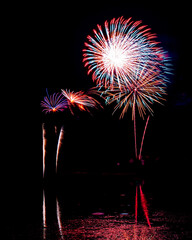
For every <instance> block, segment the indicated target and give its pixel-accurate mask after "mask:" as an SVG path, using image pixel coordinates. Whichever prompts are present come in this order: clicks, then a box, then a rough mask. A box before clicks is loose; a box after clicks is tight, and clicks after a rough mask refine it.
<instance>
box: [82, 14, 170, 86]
mask: <svg viewBox="0 0 192 240" xmlns="http://www.w3.org/2000/svg"><path fill="white" fill-rule="evenodd" d="M97 28H98V30H93V32H94V37H91V36H88V37H87V38H88V43H87V42H85V47H86V48H85V49H83V52H84V54H83V62H84V65H85V67H87V68H88V74H90V73H92V79H93V81H96V83H97V84H99V85H100V86H101V85H103V86H105V87H111V88H113V85H114V83H115V84H116V83H118V85H119V86H120V85H121V84H122V83H123V82H127V83H129V82H130V79H132V78H133V76H134V75H135V72H136V71H138V69H142V68H143V66H147V68H148V71H155V72H158V74H159V75H161V76H162V75H163V74H164V72H165V70H166V68H167V65H168V63H167V59H166V53H165V52H164V51H163V50H162V48H161V47H159V46H158V42H157V41H156V40H155V39H156V35H155V34H152V33H151V32H150V28H148V27H147V26H143V25H141V21H136V22H134V21H132V20H131V18H129V19H128V20H125V19H123V17H121V18H117V19H115V18H113V19H112V20H111V21H110V24H109V23H108V21H106V22H105V24H104V31H103V30H102V27H101V26H100V25H97ZM130 84H132V83H130Z"/></svg>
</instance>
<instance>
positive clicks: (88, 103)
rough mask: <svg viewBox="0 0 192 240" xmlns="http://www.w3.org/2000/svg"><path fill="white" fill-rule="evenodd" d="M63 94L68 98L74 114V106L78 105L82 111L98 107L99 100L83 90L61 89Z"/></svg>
mask: <svg viewBox="0 0 192 240" xmlns="http://www.w3.org/2000/svg"><path fill="white" fill-rule="evenodd" d="M61 91H62V94H63V96H64V97H65V98H66V99H67V101H68V105H69V107H70V110H71V112H72V114H73V111H72V108H71V107H74V106H77V107H78V108H79V109H80V110H81V111H86V110H87V111H89V110H88V108H89V107H91V108H96V107H97V105H98V104H99V102H98V101H97V100H96V99H94V98H93V97H91V96H89V95H87V94H85V93H84V92H83V91H79V92H74V91H70V90H63V89H62V90H61Z"/></svg>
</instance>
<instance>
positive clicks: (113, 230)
mask: <svg viewBox="0 0 192 240" xmlns="http://www.w3.org/2000/svg"><path fill="white" fill-rule="evenodd" d="M138 189H139V192H138ZM139 193H140V194H139ZM139 195H140V198H141V206H142V209H143V211H144V214H145V217H146V219H147V223H148V226H149V227H148V226H147V225H146V224H145V223H144V222H142V221H140V222H139V223H138V196H139ZM48 196H50V195H49V194H48V195H47V197H48ZM122 196H123V197H125V194H122ZM55 199H56V200H55V201H56V209H55V212H56V219H55V220H54V221H55V223H56V225H57V230H56V231H58V232H57V234H56V236H55V238H54V239H57V240H59V239H61V240H64V239H66V238H67V239H75V240H78V239H80V240H81V239H129V240H130V239H158V238H155V234H156V233H155V230H154V229H151V223H150V221H149V217H148V209H147V202H146V199H145V196H144V194H143V191H142V187H141V184H139V185H136V196H135V213H131V212H130V213H127V214H122V213H119V214H117V213H116V214H114V215H106V214H105V213H104V212H102V214H101V212H96V213H92V214H91V215H88V216H83V217H82V216H79V217H77V216H76V217H70V218H66V216H65V217H64V221H63V222H62V220H61V209H60V204H59V200H58V197H57V196H55ZM52 207H53V206H52ZM42 208H43V239H44V240H48V235H47V230H48V229H50V228H53V226H54V224H53V225H52V226H47V219H46V217H47V212H46V211H47V210H48V209H46V199H45V190H43V204H42ZM48 211H49V210H48ZM134 214H135V222H134ZM48 225H49V224H48ZM48 231H49V230H48ZM152 237H153V238H152Z"/></svg>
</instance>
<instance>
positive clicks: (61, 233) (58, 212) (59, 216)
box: [56, 198, 64, 240]
mask: <svg viewBox="0 0 192 240" xmlns="http://www.w3.org/2000/svg"><path fill="white" fill-rule="evenodd" d="M56 207H57V224H58V227H59V233H60V237H61V239H62V240H63V239H64V238H63V232H62V229H63V227H62V222H61V211H60V207H59V201H58V199H57V198H56Z"/></svg>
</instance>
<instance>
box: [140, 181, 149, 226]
mask: <svg viewBox="0 0 192 240" xmlns="http://www.w3.org/2000/svg"><path fill="white" fill-rule="evenodd" d="M139 189H140V196H141V206H142V208H143V212H144V214H145V217H146V219H147V224H148V225H149V227H151V223H150V221H149V214H148V208H147V201H146V199H145V195H144V194H143V191H142V188H141V185H140V186H139Z"/></svg>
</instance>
